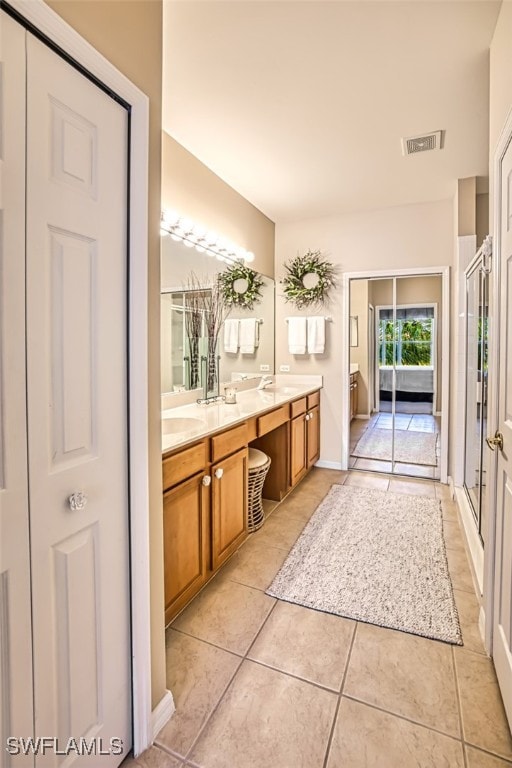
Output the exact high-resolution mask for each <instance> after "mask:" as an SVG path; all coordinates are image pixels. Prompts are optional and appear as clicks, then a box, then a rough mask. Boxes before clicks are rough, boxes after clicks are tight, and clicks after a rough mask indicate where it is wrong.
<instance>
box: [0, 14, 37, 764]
mask: <svg viewBox="0 0 512 768" xmlns="http://www.w3.org/2000/svg"><path fill="white" fill-rule="evenodd" d="M0 36H1V43H2V45H1V48H0V51H1V61H0V174H1V177H0V750H1V757H0V763H1V765H2V768H10V766H11V765H12V764H14V765H16V766H18V765H19V766H31V765H33V757H32V756H26V757H24V756H16V757H12V756H11V755H10V754H9V753H8V752H6V751H5V746H6V738H7V737H8V736H17V737H28V736H30V735H31V734H32V732H33V699H32V646H31V637H32V629H31V616H30V560H29V520H28V491H27V484H28V480H27V429H26V407H25V390H26V375H25V31H24V29H22V27H20V26H19V25H18V24H17V23H16V22H15V21H13V20H12V19H11V18H10V17H8V16H7V15H6V14H5V13H3V12H1V11H0Z"/></svg>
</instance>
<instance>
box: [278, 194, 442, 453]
mask: <svg viewBox="0 0 512 768" xmlns="http://www.w3.org/2000/svg"><path fill="white" fill-rule="evenodd" d="M453 205H454V203H453V200H442V201H439V202H435V203H424V204H421V205H409V206H401V207H396V208H388V209H383V210H378V211H368V212H361V213H354V214H348V215H345V216H335V217H328V218H321V219H310V220H306V221H300V222H296V223H290V224H283V225H277V227H276V280H277V279H279V278H280V277H281V276H282V274H283V267H282V265H283V262H284V261H287V260H289V259H291V258H293V257H294V256H295V255H296V254H297V252H299V253H303V252H304V251H306V250H307V249H308V248H313V249H317V248H319V249H321V250H322V252H323V253H324V254H325V255H326V256H327V257H328V258H330V259H331V261H333V262H334V263H336V264H339V265H340V269H341V270H342V271H343V272H356V271H366V270H388V269H404V268H408V267H431V266H439V267H441V266H446V265H448V266H449V265H451V264H452V262H453V253H454V251H453V245H454V230H453V227H454V213H453ZM327 312H328V313H329V314H330V315H332V317H333V322H332V323H328V324H327V345H326V351H325V353H324V355H295V356H293V355H290V354H289V352H288V347H287V336H286V323H285V320H284V318H285V317H287V316H288V315H297V314H306V313H305V312H302V313H301V312H298V311H296V310H295V309H294V308H293V306H292V305H290V304H287V303H285V302H284V299H283V298H282V296H281V295H280V290H279V286H278V287H277V301H276V370H277V371H279V365H281V364H283V363H285V364H288V365H289V366H290V372H291V373H320V374H322V375H323V376H324V391H323V393H322V435H321V459H322V460H323V461H328V462H334V463H336V462H340V461H341V434H342V419H341V397H340V386H341V383H342V382H341V361H342V359H343V355H347V357H348V354H349V352H348V349H347V346H346V340H345V339H343V338H342V335H341V325H340V317H341V312H342V306H341V296H340V291H338V292H336V294H335V295H334V296H333V301H332V303H331V305H330V306H329V307H328V308H326V313H327Z"/></svg>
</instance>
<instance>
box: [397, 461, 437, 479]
mask: <svg viewBox="0 0 512 768" xmlns="http://www.w3.org/2000/svg"><path fill="white" fill-rule="evenodd" d="M395 474H397V475H409V476H410V477H424V478H427V479H430V480H434V479H435V476H436V468H435V467H425V466H423V465H422V464H402V463H400V462H398V461H397V462H396V463H395Z"/></svg>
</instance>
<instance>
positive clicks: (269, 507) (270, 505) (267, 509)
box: [261, 499, 279, 517]
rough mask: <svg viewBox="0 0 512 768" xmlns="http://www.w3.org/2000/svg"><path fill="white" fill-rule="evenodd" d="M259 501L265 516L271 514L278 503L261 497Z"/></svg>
mask: <svg viewBox="0 0 512 768" xmlns="http://www.w3.org/2000/svg"><path fill="white" fill-rule="evenodd" d="M261 501H262V504H263V512H264V514H265V517H268V516H269V515H271V514H272V512H273V511H274V509H275V508H276V507H277V506H278V505H279V502H278V501H273V500H272V499H262V500H261Z"/></svg>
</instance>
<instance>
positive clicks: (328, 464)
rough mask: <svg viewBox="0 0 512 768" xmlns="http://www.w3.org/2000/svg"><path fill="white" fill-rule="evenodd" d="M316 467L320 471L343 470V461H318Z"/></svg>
mask: <svg viewBox="0 0 512 768" xmlns="http://www.w3.org/2000/svg"><path fill="white" fill-rule="evenodd" d="M315 467H319V468H320V469H341V461H323V460H322V459H320V461H317V462H316V464H315Z"/></svg>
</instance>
